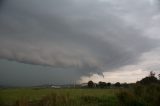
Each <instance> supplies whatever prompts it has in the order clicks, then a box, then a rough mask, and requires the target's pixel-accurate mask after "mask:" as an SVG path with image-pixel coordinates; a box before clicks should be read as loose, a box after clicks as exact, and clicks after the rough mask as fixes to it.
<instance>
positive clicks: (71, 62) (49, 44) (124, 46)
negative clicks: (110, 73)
mask: <svg viewBox="0 0 160 106" xmlns="http://www.w3.org/2000/svg"><path fill="white" fill-rule="evenodd" d="M114 8H115V7H112V3H110V2H105V3H104V2H100V1H97V0H92V1H91V0H87V1H86V0H81V1H80V0H76V1H74V0H67V1H66V0H61V1H60V0H45V1H43V0H34V1H33V0H27V1H26V0H11V1H10V0H8V1H6V2H4V4H3V8H2V9H1V11H0V37H1V39H0V58H1V59H7V60H13V61H17V62H22V63H27V64H35V65H43V66H51V67H54V68H69V69H70V68H75V69H76V68H77V71H79V72H80V73H83V74H87V73H90V72H103V71H104V70H111V69H113V68H118V67H122V66H124V65H127V64H132V63H134V62H136V61H137V59H138V58H139V56H141V54H142V53H144V52H147V51H150V50H151V49H153V48H155V47H156V41H155V40H153V39H150V38H147V37H145V36H142V32H141V30H140V29H136V28H134V27H132V26H127V24H126V23H125V21H123V20H122V19H121V18H120V17H116V16H117V12H114V11H113V12H112V10H115V9H114Z"/></svg>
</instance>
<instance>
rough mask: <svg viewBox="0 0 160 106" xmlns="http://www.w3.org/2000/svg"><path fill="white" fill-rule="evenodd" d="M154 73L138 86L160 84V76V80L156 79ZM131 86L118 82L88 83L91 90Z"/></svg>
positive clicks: (159, 75)
mask: <svg viewBox="0 0 160 106" xmlns="http://www.w3.org/2000/svg"><path fill="white" fill-rule="evenodd" d="M155 75H156V74H155V73H154V72H152V71H151V72H150V74H149V76H146V77H145V78H142V79H141V80H140V81H137V82H136V84H142V85H148V84H152V83H156V84H160V74H158V78H156V77H155ZM129 85H130V84H127V83H120V82H116V83H115V84H111V83H110V82H108V83H106V82H103V81H99V82H98V83H94V82H93V81H91V80H90V81H88V87H89V88H110V87H128V86H129Z"/></svg>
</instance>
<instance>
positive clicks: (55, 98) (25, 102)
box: [0, 88, 119, 106]
mask: <svg viewBox="0 0 160 106" xmlns="http://www.w3.org/2000/svg"><path fill="white" fill-rule="evenodd" d="M118 91H119V90H118V89H51V88H50V89H49V88H48V89H47V88H46V89H39V88H19V89H1V90H0V103H1V105H4V106H16V105H17V106H18V105H19V106H30V105H33V106H36V105H37V106H39V105H40V106H108V105H109V106H116V104H117V103H118V102H117V98H116V93H117V92H118ZM21 102H22V103H21ZM52 102H53V103H52ZM1 105H0V106H1Z"/></svg>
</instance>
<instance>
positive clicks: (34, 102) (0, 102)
mask: <svg viewBox="0 0 160 106" xmlns="http://www.w3.org/2000/svg"><path fill="white" fill-rule="evenodd" d="M102 88H103V89H102ZM159 104H160V80H158V79H157V78H156V77H155V73H153V72H151V73H150V75H149V76H147V77H145V78H143V79H142V80H140V81H138V82H137V83H135V84H127V83H123V84H120V83H119V82H117V83H115V84H111V83H106V82H101V81H100V82H99V83H98V84H95V83H94V82H93V81H89V82H88V88H80V87H79V88H74V89H73V88H65V89H64V88H63V89H62V88H61V89H59V88H58V89H54V88H14V89H13V88H12V89H11V88H8V89H0V106H159Z"/></svg>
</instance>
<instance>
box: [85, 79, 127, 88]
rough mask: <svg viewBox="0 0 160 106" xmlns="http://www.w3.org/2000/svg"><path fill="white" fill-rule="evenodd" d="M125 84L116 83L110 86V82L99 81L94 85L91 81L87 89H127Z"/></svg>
mask: <svg viewBox="0 0 160 106" xmlns="http://www.w3.org/2000/svg"><path fill="white" fill-rule="evenodd" d="M127 86H128V84H127V83H122V84H121V83H120V82H116V83H115V84H111V83H110V82H108V83H106V82H103V81H99V82H98V83H94V82H93V81H91V80H90V81H88V87H89V88H110V87H127Z"/></svg>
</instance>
